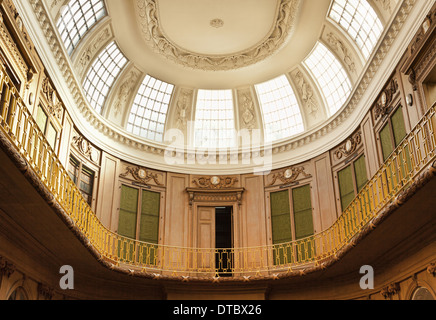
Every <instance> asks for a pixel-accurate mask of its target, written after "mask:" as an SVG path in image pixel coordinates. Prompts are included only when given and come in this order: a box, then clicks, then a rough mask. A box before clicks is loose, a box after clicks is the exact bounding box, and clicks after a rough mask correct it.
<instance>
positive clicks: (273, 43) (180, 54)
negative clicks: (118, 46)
mask: <svg viewBox="0 0 436 320" xmlns="http://www.w3.org/2000/svg"><path fill="white" fill-rule="evenodd" d="M300 7H301V0H280V1H279V5H278V12H277V15H276V20H275V23H274V26H273V28H272V29H271V32H270V33H269V35H268V36H267V37H266V38H265V39H264V40H263V41H262V42H261V43H259V44H257V45H256V46H254V47H252V48H249V49H246V50H244V51H242V52H238V53H234V54H229V55H204V54H198V53H195V52H191V51H188V50H186V49H183V48H181V47H179V46H178V45H176V44H175V43H174V42H172V41H171V40H170V39H168V38H167V37H166V36H165V33H164V32H163V30H162V28H161V23H159V10H158V4H157V0H137V1H136V6H135V11H136V14H137V18H138V23H139V25H140V28H141V32H142V34H143V36H144V39H145V40H146V42H147V43H148V44H149V45H150V46H151V47H152V48H153V49H154V50H155V51H156V52H157V53H159V54H160V55H162V56H164V57H166V58H167V59H169V60H171V61H174V62H176V63H178V64H181V65H182V66H184V67H189V68H194V69H201V70H212V71H218V70H234V69H238V68H243V67H246V66H249V65H252V64H255V63H257V62H259V61H262V60H264V59H265V58H267V57H269V56H271V55H273V54H274V53H276V52H277V51H278V50H280V48H282V47H283V45H284V44H286V42H287V40H289V38H290V37H291V36H292V34H293V32H294V30H295V26H296V20H297V17H298V13H299V11H300Z"/></svg>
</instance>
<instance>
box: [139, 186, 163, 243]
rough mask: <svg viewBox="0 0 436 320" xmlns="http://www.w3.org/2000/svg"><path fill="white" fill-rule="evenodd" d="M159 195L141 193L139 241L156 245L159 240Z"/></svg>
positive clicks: (148, 192) (147, 192)
mask: <svg viewBox="0 0 436 320" xmlns="http://www.w3.org/2000/svg"><path fill="white" fill-rule="evenodd" d="M159 210H160V193H157V192H151V191H146V190H144V191H142V206H141V221H140V231H139V240H140V241H144V242H149V243H156V244H157V243H158V241H159V239H158V237H159Z"/></svg>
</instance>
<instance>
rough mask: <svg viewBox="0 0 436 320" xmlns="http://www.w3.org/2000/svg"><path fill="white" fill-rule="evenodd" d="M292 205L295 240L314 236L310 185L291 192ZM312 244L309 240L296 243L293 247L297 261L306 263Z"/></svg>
mask: <svg viewBox="0 0 436 320" xmlns="http://www.w3.org/2000/svg"><path fill="white" fill-rule="evenodd" d="M292 204H293V209H294V222H295V239H296V240H299V239H304V238H307V237H310V236H312V235H313V234H314V228H313V214H312V200H311V190H310V185H307V186H304V187H299V188H295V189H293V190H292ZM312 249H313V247H312V243H311V241H310V239H309V240H304V241H301V242H297V245H296V247H295V250H296V254H297V260H298V261H308V260H309V259H310V258H311V257H313V254H312Z"/></svg>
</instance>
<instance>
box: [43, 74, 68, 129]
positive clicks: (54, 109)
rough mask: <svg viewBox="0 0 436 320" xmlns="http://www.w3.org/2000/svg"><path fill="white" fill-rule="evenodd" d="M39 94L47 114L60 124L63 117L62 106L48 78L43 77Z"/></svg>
mask: <svg viewBox="0 0 436 320" xmlns="http://www.w3.org/2000/svg"><path fill="white" fill-rule="evenodd" d="M41 92H42V96H43V97H44V98H45V100H46V102H47V109H48V112H49V113H50V115H52V116H53V117H55V118H56V119H57V120H58V121H59V122H60V123H61V122H62V117H63V115H64V105H63V103H62V101H60V100H59V98H58V95H57V93H56V90H54V89H53V87H52V85H51V83H50V79H49V78H48V77H45V78H44V80H43V82H42V87H41Z"/></svg>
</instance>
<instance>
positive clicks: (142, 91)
mask: <svg viewBox="0 0 436 320" xmlns="http://www.w3.org/2000/svg"><path fill="white" fill-rule="evenodd" d="M173 91H174V86H173V85H171V84H169V83H165V82H163V81H160V80H157V79H155V78H153V77H150V76H149V75H147V76H146V77H145V79H144V81H143V82H142V84H141V87H140V88H139V91H138V93H137V95H136V97H135V100H134V102H133V106H132V109H131V111H130V116H129V120H128V123H127V131H129V132H131V133H133V134H136V135H138V136H141V137H143V138H145V139H149V140H154V141H157V142H162V141H163V136H164V130H165V122H166V118H167V113H168V107H169V104H170V101H171V96H172V94H173Z"/></svg>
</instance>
